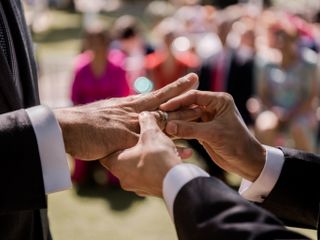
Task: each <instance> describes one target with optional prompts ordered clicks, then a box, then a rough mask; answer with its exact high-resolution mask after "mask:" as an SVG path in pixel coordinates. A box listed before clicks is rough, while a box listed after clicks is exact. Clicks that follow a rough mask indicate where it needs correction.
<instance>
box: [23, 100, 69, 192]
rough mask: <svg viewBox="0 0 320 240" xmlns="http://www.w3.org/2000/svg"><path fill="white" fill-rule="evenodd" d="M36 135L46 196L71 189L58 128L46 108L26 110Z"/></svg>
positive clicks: (37, 107)
mask: <svg viewBox="0 0 320 240" xmlns="http://www.w3.org/2000/svg"><path fill="white" fill-rule="evenodd" d="M26 112H27V114H28V116H29V119H30V121H31V124H32V126H33V130H34V132H35V135H36V139H37V143H38V150H39V155H40V160H41V167H42V175H43V182H44V188H45V192H46V194H48V193H53V192H58V191H62V190H66V189H69V188H71V187H72V183H71V177H70V170H69V166H68V161H67V157H66V154H65V148H64V143H63V138H62V132H61V129H60V126H59V124H58V122H57V120H56V118H55V117H54V115H53V113H52V111H51V110H50V109H49V108H48V107H46V106H36V107H32V108H28V109H26Z"/></svg>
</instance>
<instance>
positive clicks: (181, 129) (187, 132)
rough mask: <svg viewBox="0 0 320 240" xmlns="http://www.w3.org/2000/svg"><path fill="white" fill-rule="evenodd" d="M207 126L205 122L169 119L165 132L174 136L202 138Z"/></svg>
mask: <svg viewBox="0 0 320 240" xmlns="http://www.w3.org/2000/svg"><path fill="white" fill-rule="evenodd" d="M207 127H208V126H207V123H197V122H186V121H171V122H168V124H167V126H166V129H165V132H166V133H167V134H169V135H171V136H174V137H176V138H182V139H198V140H202V136H203V135H204V134H203V133H205V132H206V131H207V130H206V129H207Z"/></svg>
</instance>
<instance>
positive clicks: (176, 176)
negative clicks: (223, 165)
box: [162, 163, 209, 219]
mask: <svg viewBox="0 0 320 240" xmlns="http://www.w3.org/2000/svg"><path fill="white" fill-rule="evenodd" d="M197 177H209V174H208V173H206V172H205V171H203V170H202V169H201V168H199V167H197V166H196V165H194V164H190V163H182V164H179V165H177V166H175V167H173V168H172V169H170V171H169V172H168V173H167V175H166V176H165V178H164V180H163V189H162V192H163V198H164V200H165V202H166V205H167V208H168V211H169V214H170V216H171V218H172V219H173V204H174V200H175V198H176V196H177V195H178V193H179V191H180V189H181V188H182V187H183V186H184V185H185V184H187V183H188V182H189V181H191V180H192V179H194V178H197Z"/></svg>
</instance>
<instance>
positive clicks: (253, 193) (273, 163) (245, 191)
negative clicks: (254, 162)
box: [239, 146, 284, 203]
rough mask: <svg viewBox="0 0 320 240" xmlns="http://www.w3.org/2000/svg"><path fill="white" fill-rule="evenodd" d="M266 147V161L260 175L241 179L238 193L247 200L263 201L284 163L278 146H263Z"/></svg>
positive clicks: (276, 179) (274, 183)
mask: <svg viewBox="0 0 320 240" xmlns="http://www.w3.org/2000/svg"><path fill="white" fill-rule="evenodd" d="M264 147H265V149H266V153H267V156H266V163H265V165H264V167H263V169H262V172H261V174H260V176H259V177H258V178H257V179H256V181H254V182H251V181H248V180H246V179H242V182H241V185H240V189H239V193H240V194H241V195H242V196H243V197H244V198H245V199H247V200H249V201H253V202H259V203H261V202H263V201H264V199H265V198H266V197H268V195H269V193H270V192H271V191H272V189H273V188H274V186H275V185H276V183H277V181H278V179H279V176H280V173H281V171H282V167H283V163H284V154H283V152H282V151H281V150H280V149H278V148H273V147H269V146H264Z"/></svg>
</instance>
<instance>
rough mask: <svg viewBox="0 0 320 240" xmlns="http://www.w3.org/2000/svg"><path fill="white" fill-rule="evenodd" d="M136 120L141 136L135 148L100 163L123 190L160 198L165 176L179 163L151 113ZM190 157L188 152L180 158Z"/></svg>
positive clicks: (171, 146)
mask: <svg viewBox="0 0 320 240" xmlns="http://www.w3.org/2000/svg"><path fill="white" fill-rule="evenodd" d="M139 120H140V128H141V133H140V138H139V142H138V143H137V145H135V146H134V147H132V148H130V149H126V150H124V151H121V152H118V153H116V154H114V155H112V156H110V157H108V158H105V159H102V160H101V161H100V162H101V164H102V165H103V166H104V167H106V168H107V169H109V170H110V171H111V172H112V173H113V174H114V175H115V176H117V177H118V178H119V180H120V184H121V186H122V188H123V189H125V190H127V191H133V192H135V193H137V194H138V195H142V196H144V195H152V196H158V197H160V196H162V182H163V179H164V177H165V175H166V174H167V172H168V171H169V170H170V169H171V168H172V167H174V166H175V165H177V164H180V163H181V162H182V161H181V158H180V157H179V154H178V151H177V148H176V147H175V145H174V143H173V142H172V140H171V139H170V138H169V137H167V136H166V135H165V134H164V133H163V132H162V131H161V129H160V128H159V126H158V125H157V122H156V119H155V118H154V116H153V115H152V114H151V113H147V112H143V113H141V114H140V115H139ZM190 154H191V152H190V150H185V152H184V153H183V154H182V155H184V156H185V157H189V156H190Z"/></svg>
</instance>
